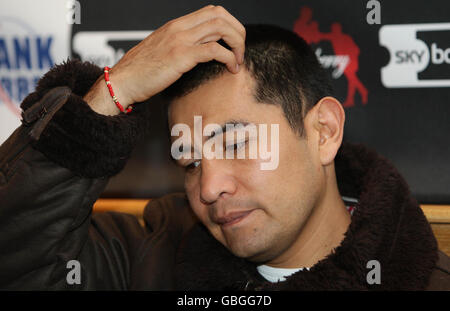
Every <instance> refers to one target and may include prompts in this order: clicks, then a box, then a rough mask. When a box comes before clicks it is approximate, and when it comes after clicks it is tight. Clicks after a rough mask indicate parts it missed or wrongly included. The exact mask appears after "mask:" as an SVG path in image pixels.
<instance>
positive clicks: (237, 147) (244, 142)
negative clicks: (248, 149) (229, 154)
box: [226, 140, 247, 151]
mask: <svg viewBox="0 0 450 311" xmlns="http://www.w3.org/2000/svg"><path fill="white" fill-rule="evenodd" d="M246 143H247V141H246V140H244V141H241V142H239V143H235V144H232V145H228V146H227V147H226V148H227V149H229V148H232V149H233V150H234V151H236V150H239V149H241V148H243V147H244V146H245V144H246Z"/></svg>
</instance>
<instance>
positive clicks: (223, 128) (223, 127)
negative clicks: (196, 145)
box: [203, 119, 251, 143]
mask: <svg viewBox="0 0 450 311" xmlns="http://www.w3.org/2000/svg"><path fill="white" fill-rule="evenodd" d="M249 124H251V123H250V122H249V121H247V120H236V119H231V120H228V121H226V122H225V123H223V124H222V125H221V133H222V134H224V133H226V132H227V131H228V129H227V125H233V128H234V126H236V125H243V126H244V127H246V126H247V125H249ZM215 134H216V132H212V134H211V135H210V136H207V138H206V139H205V141H204V142H203V143H205V142H207V141H208V140H210V139H211V138H213V137H214V136H215Z"/></svg>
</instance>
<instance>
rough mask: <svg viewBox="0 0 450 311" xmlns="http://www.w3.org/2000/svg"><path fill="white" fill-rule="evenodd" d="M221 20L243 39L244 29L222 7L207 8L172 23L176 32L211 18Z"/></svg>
mask: <svg viewBox="0 0 450 311" xmlns="http://www.w3.org/2000/svg"><path fill="white" fill-rule="evenodd" d="M218 17H220V18H223V19H225V20H226V21H227V22H228V23H230V25H232V26H233V27H234V28H235V29H236V30H237V31H238V32H239V33H240V34H241V35H242V36H244V37H245V27H244V26H243V25H242V24H241V23H240V22H239V21H238V20H237V19H236V18H235V17H234V16H233V15H231V14H230V13H229V12H228V11H227V10H225V9H224V8H223V7H222V6H207V7H204V8H202V9H200V10H198V11H195V12H193V13H191V14H188V15H185V16H182V17H180V18H177V19H176V20H174V21H173V23H174V24H176V25H178V26H177V27H176V28H178V27H179V29H178V30H180V31H181V30H187V29H190V28H193V27H195V26H197V25H199V24H202V23H204V22H206V21H208V20H210V19H213V18H218Z"/></svg>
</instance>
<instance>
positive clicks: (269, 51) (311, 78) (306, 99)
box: [163, 24, 332, 136]
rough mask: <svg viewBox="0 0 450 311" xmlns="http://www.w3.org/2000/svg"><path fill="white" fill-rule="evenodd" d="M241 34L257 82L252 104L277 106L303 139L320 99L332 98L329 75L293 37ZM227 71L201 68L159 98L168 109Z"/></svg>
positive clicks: (266, 31)
mask: <svg viewBox="0 0 450 311" xmlns="http://www.w3.org/2000/svg"><path fill="white" fill-rule="evenodd" d="M245 29H246V40H245V56H244V65H245V67H246V68H247V70H248V71H249V72H250V74H251V76H252V77H253V78H254V80H255V82H256V84H255V90H254V97H255V100H256V101H258V102H261V103H266V104H275V105H280V106H281V108H282V109H283V112H284V115H285V117H286V119H287V120H288V122H289V125H290V126H291V128H292V129H293V130H294V131H296V132H297V133H298V134H299V135H300V136H302V135H303V129H304V128H303V119H304V117H305V115H306V114H307V113H308V111H309V110H310V109H311V108H312V107H313V106H314V105H315V104H316V103H317V102H318V101H319V100H320V99H321V98H323V97H325V96H329V95H332V87H331V82H330V79H329V76H328V74H327V73H326V72H325V70H324V69H323V68H322V66H321V65H320V64H319V62H318V60H317V57H316V55H315V54H314V52H313V51H312V49H311V47H310V46H309V45H308V43H306V41H305V40H304V39H303V38H301V37H300V36H298V35H297V34H296V33H294V32H292V31H290V30H286V29H283V28H281V27H278V26H274V25H262V24H259V25H245ZM219 43H221V44H222V45H224V46H226V47H228V46H227V45H226V44H225V43H224V42H223V41H220V42H219ZM226 70H227V68H226V65H224V64H222V63H220V62H217V61H210V62H207V63H200V64H198V65H197V66H195V67H194V68H193V69H192V70H190V71H188V72H187V73H185V74H183V76H182V77H181V78H180V79H179V80H177V81H176V82H175V83H173V84H172V85H171V86H169V87H168V88H167V89H166V90H164V92H163V96H164V97H165V98H166V99H167V100H168V103H170V101H171V100H173V99H176V98H179V97H182V96H184V95H187V94H189V93H190V92H192V91H194V90H195V89H196V88H197V87H199V86H200V85H202V84H203V83H205V82H207V81H208V80H211V79H214V78H217V77H219V76H220V75H221V74H223V73H224V72H225V71H226Z"/></svg>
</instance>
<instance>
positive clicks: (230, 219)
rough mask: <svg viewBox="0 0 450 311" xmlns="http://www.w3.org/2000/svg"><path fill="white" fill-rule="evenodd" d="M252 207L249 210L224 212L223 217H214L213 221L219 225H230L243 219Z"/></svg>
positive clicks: (250, 211)
mask: <svg viewBox="0 0 450 311" xmlns="http://www.w3.org/2000/svg"><path fill="white" fill-rule="evenodd" d="M253 211H254V209H252V210H249V211H242V212H231V213H228V214H226V215H225V216H223V217H218V218H216V219H215V222H216V223H217V224H219V225H220V226H221V227H230V226H232V225H235V224H237V223H238V222H240V221H241V220H243V219H244V218H245V217H247V216H248V215H250V214H251V213H252V212H253Z"/></svg>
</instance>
